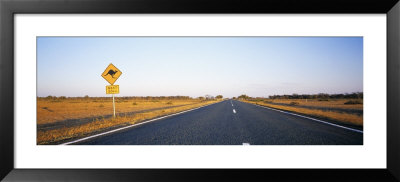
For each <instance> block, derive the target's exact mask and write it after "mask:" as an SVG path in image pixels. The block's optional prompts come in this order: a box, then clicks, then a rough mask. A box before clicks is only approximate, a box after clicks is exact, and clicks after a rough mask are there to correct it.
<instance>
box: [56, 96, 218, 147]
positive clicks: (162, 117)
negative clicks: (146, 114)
mask: <svg viewBox="0 0 400 182" xmlns="http://www.w3.org/2000/svg"><path fill="white" fill-rule="evenodd" d="M217 103H220V102H216V103H212V104H208V105H205V106H201V107H197V108H194V109H190V110H186V111H181V112H178V113H175V114H170V115H166V116H161V117H159V118H154V119H151V120H148V121H145V122H142V123H137V124H133V125H129V126H125V127H122V128H118V129H114V130H110V131H107V132H104V133H99V134H96V135H92V136H88V137H85V138H81V139H78V140H74V141H70V142H66V143H62V144H59V145H69V144H73V143H77V142H81V141H84V140H87V139H91V138H95V137H98V136H102V135H106V134H109V133H114V132H116V131H120V130H124V129H127V128H131V127H134V126H139V125H142V124H146V123H150V122H152V121H156V120H160V119H164V118H167V117H171V116H175V115H178V114H183V113H185V112H189V111H193V110H196V109H200V108H202V107H207V106H210V105H213V104H217Z"/></svg>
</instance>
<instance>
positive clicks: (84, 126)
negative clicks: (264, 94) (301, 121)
mask: <svg viewBox="0 0 400 182" xmlns="http://www.w3.org/2000/svg"><path fill="white" fill-rule="evenodd" d="M215 102H218V100H207V101H206V100H199V99H129V98H128V99H124V98H116V102H115V107H116V115H117V117H116V118H113V117H112V113H113V110H112V100H111V99H104V98H78V99H76V98H74V99H69V98H65V99H45V98H38V99H37V126H38V130H37V144H52V143H57V142H59V141H62V140H66V139H71V138H79V137H83V136H87V135H90V134H92V133H96V132H101V131H105V130H107V129H110V128H115V127H122V126H126V125H130V124H135V123H139V122H141V121H144V120H148V119H152V118H156V117H160V116H165V115H169V114H173V113H177V112H180V111H184V110H189V109H192V108H196V107H200V106H204V105H207V104H212V103H215ZM71 123H73V125H70V124H71ZM42 126H51V128H50V129H49V128H47V129H42V128H44V127H42Z"/></svg>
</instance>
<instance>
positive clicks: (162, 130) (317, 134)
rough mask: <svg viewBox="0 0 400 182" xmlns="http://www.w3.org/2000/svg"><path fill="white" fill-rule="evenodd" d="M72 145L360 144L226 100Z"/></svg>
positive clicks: (323, 126) (320, 126)
mask: <svg viewBox="0 0 400 182" xmlns="http://www.w3.org/2000/svg"><path fill="white" fill-rule="evenodd" d="M74 144H83V145H362V144H363V133H362V131H361V132H360V131H359V132H357V130H351V129H348V128H343V127H340V126H339V127H338V126H334V125H330V124H327V123H323V122H318V121H316V120H313V119H311V118H307V117H301V116H296V115H293V114H288V113H285V112H279V111H276V110H272V109H267V108H263V107H259V106H256V105H253V104H249V103H244V102H240V101H236V100H225V101H222V102H219V103H215V104H211V105H209V106H206V107H202V108H199V109H196V110H192V111H189V112H185V113H182V114H177V115H174V116H170V117H166V118H163V119H159V120H156V121H152V122H149V123H146V124H142V125H138V126H134V127H131V128H128V129H124V130H121V131H117V132H113V133H110V134H106V135H102V136H98V137H93V138H90V139H87V140H83V141H81V142H78V143H74Z"/></svg>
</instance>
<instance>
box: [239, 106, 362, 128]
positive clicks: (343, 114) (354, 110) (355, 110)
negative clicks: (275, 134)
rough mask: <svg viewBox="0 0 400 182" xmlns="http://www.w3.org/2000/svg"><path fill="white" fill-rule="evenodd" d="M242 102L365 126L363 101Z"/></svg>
mask: <svg viewBox="0 0 400 182" xmlns="http://www.w3.org/2000/svg"><path fill="white" fill-rule="evenodd" d="M242 101H245V102H249V103H253V104H257V105H262V106H267V107H271V108H275V109H280V110H285V111H291V112H295V113H299V114H305V115H308V116H314V117H317V118H321V119H328V120H331V121H336V122H339V123H343V124H348V125H355V126H363V102H362V99H329V100H321V99H249V100H242Z"/></svg>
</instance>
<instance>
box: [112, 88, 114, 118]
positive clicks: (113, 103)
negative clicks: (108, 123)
mask: <svg viewBox="0 0 400 182" xmlns="http://www.w3.org/2000/svg"><path fill="white" fill-rule="evenodd" d="M112 96H113V109H114V118H115V101H114V94H112Z"/></svg>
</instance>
